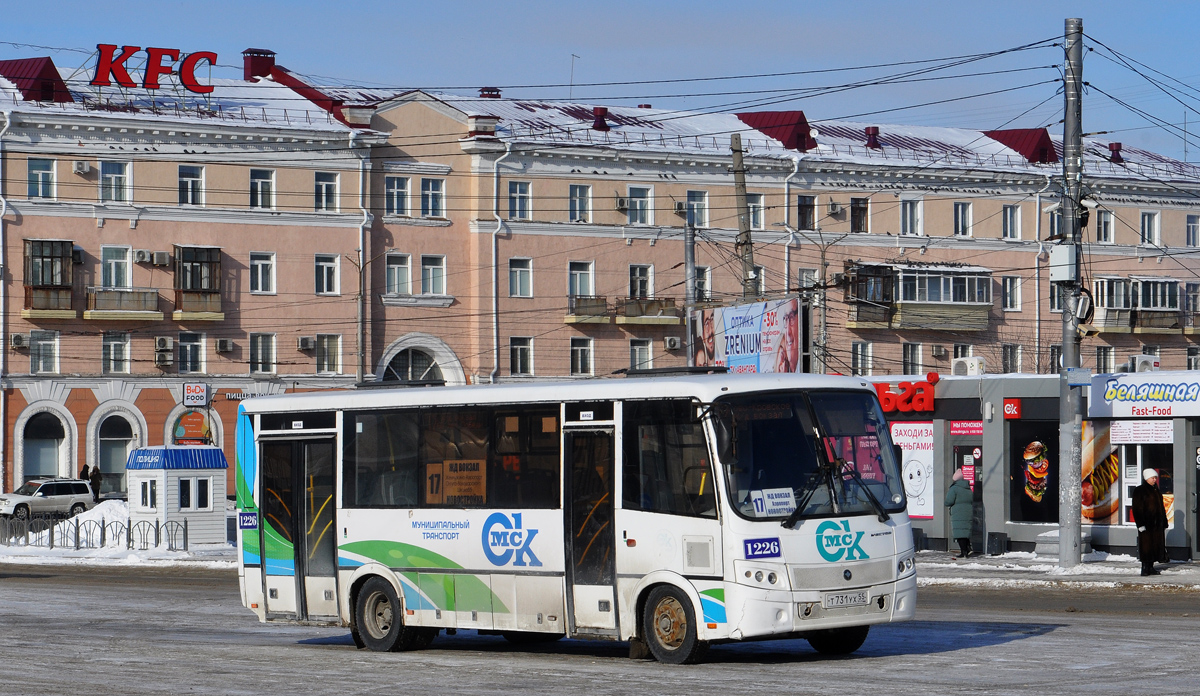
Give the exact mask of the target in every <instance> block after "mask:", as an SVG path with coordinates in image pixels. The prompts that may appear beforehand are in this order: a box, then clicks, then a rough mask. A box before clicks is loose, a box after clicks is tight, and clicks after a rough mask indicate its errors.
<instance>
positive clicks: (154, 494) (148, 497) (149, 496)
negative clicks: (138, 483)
mask: <svg viewBox="0 0 1200 696" xmlns="http://www.w3.org/2000/svg"><path fill="white" fill-rule="evenodd" d="M142 509H143V510H156V509H158V481H142Z"/></svg>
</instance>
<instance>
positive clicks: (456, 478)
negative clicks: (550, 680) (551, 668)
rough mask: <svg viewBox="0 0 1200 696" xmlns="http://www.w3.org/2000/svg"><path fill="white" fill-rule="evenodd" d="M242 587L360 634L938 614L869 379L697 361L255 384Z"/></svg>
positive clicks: (752, 628) (528, 634)
mask: <svg viewBox="0 0 1200 696" xmlns="http://www.w3.org/2000/svg"><path fill="white" fill-rule="evenodd" d="M237 458H238V472H237V488H238V490H237V496H238V509H239V527H240V534H239V541H238V547H239V557H240V565H239V580H240V584H241V593H242V601H243V602H244V604H245V606H247V607H248V608H250V609H252V610H253V611H254V612H255V613H256V614H257V615H258V616H259V618H260V619H261V620H262V621H285V622H302V623H311V624H331V625H343V626H349V627H350V630H351V633H352V634H353V636H354V640H355V642H356V643H357V644H358V646H359V647H367V648H370V649H372V650H381V651H382V650H403V649H413V648H418V647H424V646H427V645H428V644H429V643H430V642H431V641H432V640H433V639H434V638H435V637H436V636H437V635H438V633H439V632H440V631H441V630H443V629H447V630H450V629H474V630H478V631H481V632H483V633H495V634H501V635H503V636H505V637H507V638H509V639H510V640H513V641H514V642H520V641H540V640H554V639H557V638H561V637H563V636H570V637H586V638H591V639H596V638H600V639H609V640H623V641H630V643H631V649H630V653H631V655H634V654H645V652H646V650H647V649H648V651H649V653H650V654H652V655H653V656H654V657H655V658H657V659H659V660H661V661H663V662H672V663H681V662H694V661H696V660H698V659H699V658H700V657H701V656H702V655H703V653H704V650H705V649H706V648H707V646H708V645H709V644H711V643H715V642H725V641H739V640H751V639H764V638H788V637H791V638H794V637H803V638H807V639H808V641H809V643H810V644H811V645H812V646H813V647H814V648H815V649H817V650H818V651H820V652H823V653H835V654H836V653H848V652H852V651H854V650H856V649H858V647H859V646H860V645H862V642H863V640H865V639H866V635H867V630H868V628H869V626H870V625H871V624H876V623H884V622H890V621H901V620H906V619H910V618H912V616H913V613H914V610H915V607H916V587H917V584H916V572H915V568H914V564H913V554H914V549H913V540H912V529H911V526H910V523H909V519H908V515H907V513H906V512H905V498H904V487H903V485H902V481H901V477H900V471H899V468H898V464H899V462H898V461H897V458H896V456H895V453H894V449H893V447H892V445H891V441H890V438H889V436H888V428H887V424H886V422H885V421H884V418H883V413H882V412H881V410H880V407H879V403H878V401H877V399H876V395H875V391H874V389H873V387H872V386H871V385H870V384H868V383H866V382H863V381H861V380H859V379H855V378H850V377H833V376H814V375H792V374H788V375H706V376H696V375H685V376H673V377H662V376H652V377H639V378H634V377H627V378H625V379H610V380H596V381H586V382H569V383H556V384H550V383H543V384H526V385H497V386H473V387H432V388H394V389H362V390H357V391H342V392H326V393H320V394H297V395H283V396H272V397H265V398H255V399H252V400H249V401H246V402H243V404H242V406H241V408H240V411H239V416H238V424H237Z"/></svg>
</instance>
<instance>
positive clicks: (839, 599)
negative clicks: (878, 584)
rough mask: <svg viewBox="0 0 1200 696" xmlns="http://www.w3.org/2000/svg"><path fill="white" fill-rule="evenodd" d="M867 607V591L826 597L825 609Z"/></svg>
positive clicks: (841, 593)
mask: <svg viewBox="0 0 1200 696" xmlns="http://www.w3.org/2000/svg"><path fill="white" fill-rule="evenodd" d="M866 605H867V591H866V590H862V591H861V592H839V593H837V594H834V593H830V594H827V595H825V608H826V609H838V608H841V607H863V606H866Z"/></svg>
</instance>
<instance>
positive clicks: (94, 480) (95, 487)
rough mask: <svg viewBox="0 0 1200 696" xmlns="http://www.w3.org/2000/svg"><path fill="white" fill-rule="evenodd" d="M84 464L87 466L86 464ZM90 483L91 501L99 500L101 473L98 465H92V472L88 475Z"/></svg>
mask: <svg viewBox="0 0 1200 696" xmlns="http://www.w3.org/2000/svg"><path fill="white" fill-rule="evenodd" d="M84 466H87V465H86V464H85V465H84ZM88 480H89V481H91V484H92V502H94V503H98V502H100V481H102V480H103V475H102V474H101V473H100V465H99V464H97V465H96V466H93V467H92V474H91V476H89V477H88Z"/></svg>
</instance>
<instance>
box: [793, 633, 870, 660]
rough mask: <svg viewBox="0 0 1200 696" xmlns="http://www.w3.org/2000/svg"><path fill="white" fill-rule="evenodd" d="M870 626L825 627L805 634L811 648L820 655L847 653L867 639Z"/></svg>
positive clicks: (860, 645) (859, 646)
mask: <svg viewBox="0 0 1200 696" xmlns="http://www.w3.org/2000/svg"><path fill="white" fill-rule="evenodd" d="M870 630H871V627H870V626H851V627H849V628H827V629H825V630H823V631H815V632H813V633H810V634H808V635H807V636H806V638H808V644H809V645H811V646H812V647H813V650H816V651H817V652H819V653H821V654H822V655H849V654H850V653H852V652H854V651H855V650H858V649H859V648H861V647H862V644H863V642H864V641H866V640H867V632H868V631H870Z"/></svg>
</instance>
